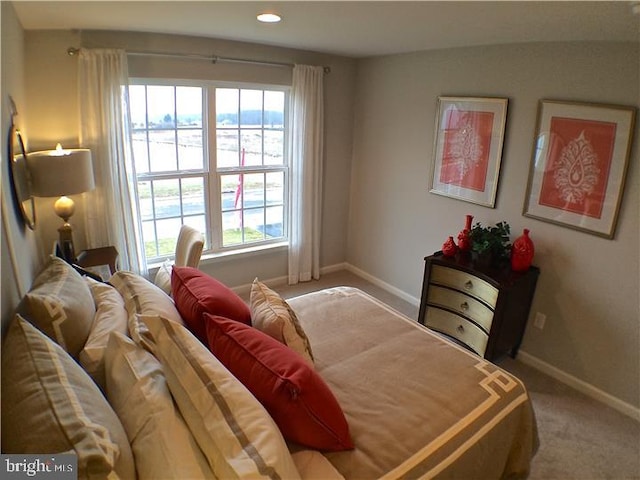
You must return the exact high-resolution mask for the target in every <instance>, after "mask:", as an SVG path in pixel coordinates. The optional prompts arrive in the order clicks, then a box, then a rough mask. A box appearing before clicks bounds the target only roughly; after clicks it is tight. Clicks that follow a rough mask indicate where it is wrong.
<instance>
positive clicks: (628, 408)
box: [518, 350, 640, 422]
mask: <svg viewBox="0 0 640 480" xmlns="http://www.w3.org/2000/svg"><path fill="white" fill-rule="evenodd" d="M518 360H520V361H521V362H522V363H524V364H526V365H529V366H530V367H533V368H535V369H536V370H539V371H540V372H542V373H545V374H547V375H549V376H550V377H553V378H555V379H556V380H558V381H560V382H562V383H564V384H565V385H568V386H570V387H571V388H574V389H575V390H578V391H579V392H581V393H584V394H585V395H587V396H588V397H591V398H593V399H594V400H597V401H599V402H602V403H604V404H605V405H608V406H610V407H611V408H615V409H616V410H618V411H619V412H620V413H623V414H625V415H627V416H629V417H631V418H633V419H634V420H636V421H637V422H640V408H638V407H635V406H633V405H631V404H630V403H627V402H625V401H623V400H620V399H619V398H616V397H614V396H613V395H611V394H609V393H607V392H605V391H603V390H600V389H599V388H597V387H594V386H593V385H591V384H590V383H587V382H585V381H584V380H580V379H579V378H577V377H574V376H573V375H571V374H569V373H567V372H565V371H563V370H560V369H559V368H557V367H554V366H553V365H551V364H549V363H547V362H545V361H543V360H540V359H539V358H538V357H535V356H533V355H531V354H529V353H527V352H524V351H522V350H520V351H519V352H518Z"/></svg>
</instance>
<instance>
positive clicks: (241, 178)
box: [129, 82, 289, 262]
mask: <svg viewBox="0 0 640 480" xmlns="http://www.w3.org/2000/svg"><path fill="white" fill-rule="evenodd" d="M287 97H288V92H287V90H285V89H276V88H273V87H268V88H265V87H254V86H251V87H247V86H238V85H232V86H231V85H227V84H225V85H209V84H181V85H177V84H175V83H173V84H159V83H158V82H153V83H151V82H145V83H142V82H134V84H132V85H131V86H130V90H129V102H130V110H131V122H132V137H133V156H134V167H135V173H136V180H137V184H136V187H137V194H136V198H137V202H138V207H139V211H140V214H141V219H140V220H141V224H142V238H143V242H144V251H145V256H146V259H147V262H156V261H161V260H163V259H164V258H167V257H169V256H171V255H173V253H174V251H175V245H176V240H177V234H178V231H179V229H180V225H182V224H183V223H185V224H188V225H191V226H193V227H195V228H197V229H198V230H200V231H201V232H203V233H204V234H205V251H208V252H221V251H227V250H241V249H246V248H248V247H253V246H256V245H262V244H268V243H274V242H280V241H283V240H285V239H286V238H287V234H288V226H287V213H286V212H287V192H288V178H289V167H288V161H287V157H286V153H285V145H286V129H285V125H286V113H287V100H288V98H287ZM210 119H215V121H210Z"/></svg>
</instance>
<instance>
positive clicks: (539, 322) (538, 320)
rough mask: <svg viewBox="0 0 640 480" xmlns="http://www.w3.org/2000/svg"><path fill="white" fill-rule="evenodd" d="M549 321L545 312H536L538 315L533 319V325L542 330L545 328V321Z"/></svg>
mask: <svg viewBox="0 0 640 480" xmlns="http://www.w3.org/2000/svg"><path fill="white" fill-rule="evenodd" d="M546 321H547V316H546V315H545V314H544V313H541V312H536V316H535V318H534V319H533V326H534V327H536V328H539V329H540V330H542V329H543V328H544V322H546Z"/></svg>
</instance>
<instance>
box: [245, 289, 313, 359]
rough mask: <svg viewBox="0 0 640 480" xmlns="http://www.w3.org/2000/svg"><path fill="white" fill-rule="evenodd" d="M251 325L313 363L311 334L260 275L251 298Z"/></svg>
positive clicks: (252, 290)
mask: <svg viewBox="0 0 640 480" xmlns="http://www.w3.org/2000/svg"><path fill="white" fill-rule="evenodd" d="M249 308H250V309H251V325H253V326H254V327H255V328H257V329H258V330H260V331H262V332H264V333H266V334H267V335H269V336H270V337H273V338H275V339H276V340H278V341H279V342H280V343H284V344H285V345H287V346H288V347H290V348H292V349H293V350H295V351H296V352H298V353H299V354H300V355H302V357H303V358H304V359H305V360H306V361H307V363H309V365H311V366H313V352H312V351H311V344H310V343H309V338H308V337H307V334H306V333H304V330H303V329H302V326H301V325H300V322H299V321H298V317H296V314H295V312H294V311H293V310H292V309H291V307H290V306H289V304H288V303H287V302H286V301H285V300H284V299H283V298H282V297H281V296H280V295H278V293H276V292H274V291H273V290H271V289H270V288H269V287H267V286H266V285H265V284H264V283H262V282H260V281H258V279H257V278H256V279H255V280H254V281H253V284H252V285H251V295H250V297H249Z"/></svg>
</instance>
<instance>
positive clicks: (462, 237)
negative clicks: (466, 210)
mask: <svg viewBox="0 0 640 480" xmlns="http://www.w3.org/2000/svg"><path fill="white" fill-rule="evenodd" d="M472 221H473V215H467V216H466V219H465V226H464V230H462V231H461V232H460V233H459V234H458V248H459V249H460V251H461V252H468V251H470V250H471V238H469V234H470V233H471V222H472Z"/></svg>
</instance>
